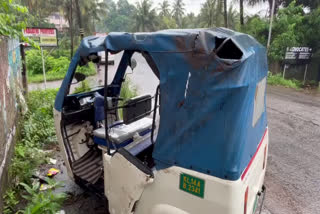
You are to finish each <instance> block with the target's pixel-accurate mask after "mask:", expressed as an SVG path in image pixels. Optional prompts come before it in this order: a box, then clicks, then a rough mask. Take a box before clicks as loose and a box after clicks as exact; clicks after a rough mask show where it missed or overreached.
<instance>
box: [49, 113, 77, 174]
mask: <svg viewBox="0 0 320 214" xmlns="http://www.w3.org/2000/svg"><path fill="white" fill-rule="evenodd" d="M53 116H54V125H55V128H56V134H57V140H58V143H59V147H60V149H61V154H62V157H63V159H64V163H65V165H66V168H67V173H68V176H69V177H70V178H71V179H74V177H73V172H72V170H71V166H70V163H69V160H68V155H67V151H66V149H65V146H64V143H63V139H62V133H61V125H60V124H61V112H59V111H57V110H56V109H53Z"/></svg>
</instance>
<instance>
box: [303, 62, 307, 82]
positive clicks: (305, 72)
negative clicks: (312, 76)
mask: <svg viewBox="0 0 320 214" xmlns="http://www.w3.org/2000/svg"><path fill="white" fill-rule="evenodd" d="M307 72H308V64H306V68H305V69H304V76H303V85H304V84H305V83H306V77H307Z"/></svg>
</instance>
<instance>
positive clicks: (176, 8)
mask: <svg viewBox="0 0 320 214" xmlns="http://www.w3.org/2000/svg"><path fill="white" fill-rule="evenodd" d="M184 6H185V5H184V3H183V0H175V2H174V3H173V9H172V15H173V17H174V19H175V20H176V22H177V24H178V26H179V27H181V25H182V17H183V15H184V11H185V8H184Z"/></svg>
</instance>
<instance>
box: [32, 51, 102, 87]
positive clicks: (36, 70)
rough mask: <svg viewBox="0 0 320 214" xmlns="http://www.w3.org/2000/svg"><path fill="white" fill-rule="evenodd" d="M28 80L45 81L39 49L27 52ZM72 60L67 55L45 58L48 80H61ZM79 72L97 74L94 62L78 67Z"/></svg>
mask: <svg viewBox="0 0 320 214" xmlns="http://www.w3.org/2000/svg"><path fill="white" fill-rule="evenodd" d="M43 53H44V56H47V55H48V52H47V51H45V50H44V51H43ZM26 61H27V71H28V81H29V82H43V71H42V59H41V52H40V51H39V50H29V51H27V53H26ZM69 64H70V60H69V58H68V57H66V56H60V57H58V58H55V57H53V56H48V57H46V59H45V69H46V79H47V81H53V80H60V79H63V78H64V76H65V75H66V73H67V71H68V68H69ZM77 72H80V73H83V74H85V75H86V76H91V75H95V74H96V69H95V66H94V65H93V63H89V64H88V65H86V66H82V67H78V68H77Z"/></svg>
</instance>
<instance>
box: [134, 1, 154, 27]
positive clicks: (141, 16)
mask: <svg viewBox="0 0 320 214" xmlns="http://www.w3.org/2000/svg"><path fill="white" fill-rule="evenodd" d="M136 8H137V9H136V14H135V16H134V18H135V21H136V27H135V30H136V31H143V32H146V31H153V30H155V29H156V25H157V23H156V21H157V15H156V11H155V9H154V8H152V1H150V0H142V1H141V2H138V3H137V7H136Z"/></svg>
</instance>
